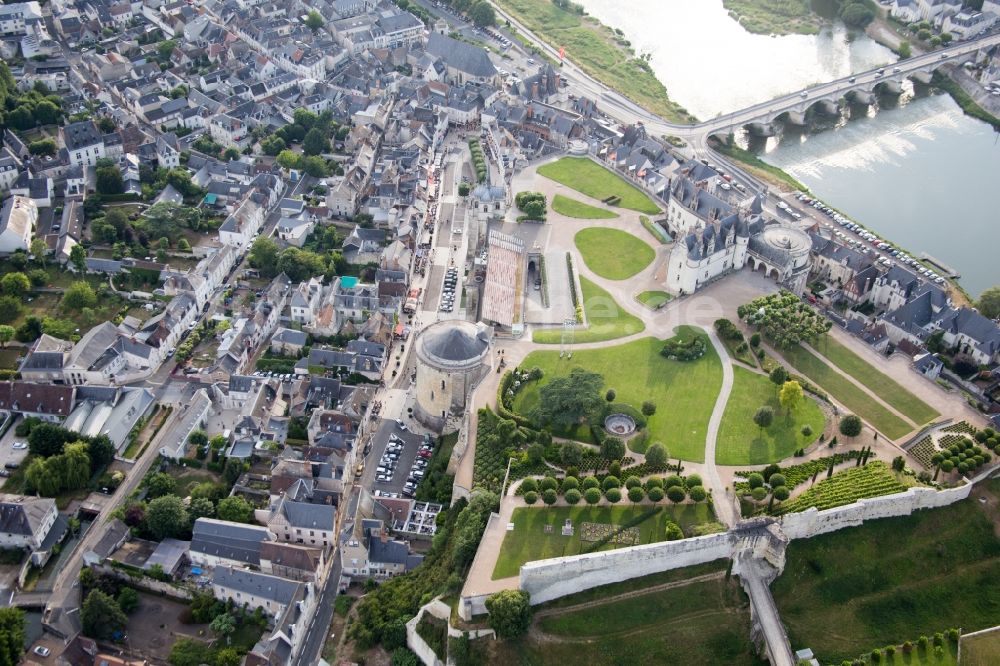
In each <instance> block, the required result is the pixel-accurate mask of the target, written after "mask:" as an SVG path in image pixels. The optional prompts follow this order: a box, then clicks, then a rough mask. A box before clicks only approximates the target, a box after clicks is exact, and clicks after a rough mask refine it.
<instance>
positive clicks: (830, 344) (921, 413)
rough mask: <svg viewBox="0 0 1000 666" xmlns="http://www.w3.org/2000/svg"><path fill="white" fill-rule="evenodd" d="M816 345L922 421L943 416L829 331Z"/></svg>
mask: <svg viewBox="0 0 1000 666" xmlns="http://www.w3.org/2000/svg"><path fill="white" fill-rule="evenodd" d="M814 348H815V349H816V351H818V352H819V353H820V354H822V355H823V356H825V357H826V358H827V360H829V361H830V362H831V363H833V364H834V365H835V366H837V367H838V368H840V369H841V370H843V371H844V372H846V373H847V374H849V375H850V376H851V377H854V378H855V379H857V380H858V381H859V382H861V383H862V384H864V385H865V386H867V387H868V388H869V389H870V390H871V391H872V393H874V394H875V395H877V396H878V397H880V398H882V399H883V400H885V401H886V402H887V403H889V404H890V405H892V406H893V408H894V409H896V410H898V411H899V412H900V413H902V414H904V415H905V416H906V417H907V418H909V419H911V420H912V421H914V422H915V423H917V424H918V425H923V424H924V423H928V422H930V421H933V420H934V419H935V418H936V417H937V416H939V414H938V412H937V411H936V410H935V409H934V408H933V407H931V406H930V405H928V404H927V403H926V402H924V401H923V400H921V399H920V398H918V397H917V396H915V395H913V394H912V393H910V392H909V391H907V390H906V389H905V388H903V386H902V385H900V384H899V383H898V382H896V381H895V380H894V379H892V378H891V377H889V376H888V375H885V374H883V373H881V372H879V371H878V370H876V369H875V368H873V367H872V366H871V365H869V364H868V362H867V361H865V360H864V359H863V358H861V357H860V356H858V355H857V354H855V353H854V352H852V351H851V350H850V349H848V348H847V347H845V346H844V345H842V344H840V343H839V342H837V341H836V340H834V339H833V338H832V337H830V336H829V335H824V336H823V337H822V338H821V339H820V340H819V342H817V343H816V344H815V345H814Z"/></svg>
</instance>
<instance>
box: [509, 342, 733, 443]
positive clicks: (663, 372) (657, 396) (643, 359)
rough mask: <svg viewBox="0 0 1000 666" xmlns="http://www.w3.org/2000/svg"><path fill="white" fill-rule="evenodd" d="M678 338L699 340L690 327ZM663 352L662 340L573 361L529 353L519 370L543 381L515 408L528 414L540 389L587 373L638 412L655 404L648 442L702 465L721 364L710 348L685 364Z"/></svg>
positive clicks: (586, 352) (584, 354) (582, 354)
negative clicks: (576, 372) (573, 373)
mask: <svg viewBox="0 0 1000 666" xmlns="http://www.w3.org/2000/svg"><path fill="white" fill-rule="evenodd" d="M677 332H678V334H679V335H684V336H690V335H695V334H702V335H703V333H701V332H700V331H698V330H697V329H693V328H691V327H689V326H681V327H679V328H678V329H677ZM662 347H663V342H662V341H661V340H657V339H656V338H652V337H650V338H642V339H641V340H635V341H633V342H629V343H626V344H622V345H618V346H616V347H605V348H602V349H582V350H578V351H575V352H573V358H571V359H567V358H559V352H558V351H535V352H532V353H531V354H529V355H528V356H527V358H525V360H524V361H523V362H522V363H521V367H525V368H532V367H534V366H538V367H540V368H541V369H542V370H543V371H544V373H545V375H544V376H543V377H542V379H541V380H540V381H539V382H537V383H534V382H533V383H531V384H529V385H528V386H527V387H526V388H524V389H522V390H521V391H520V392H519V393H518V394H517V397H516V398H515V400H514V408H515V410H517V411H518V412H521V413H522V414H526V413H529V412H530V411H531V410H532V408H533V407H534V406H535V404H537V402H538V399H539V387H540V386H541V385H544V384H545V383H547V382H549V381H551V379H552V378H553V377H559V376H564V375H567V374H569V372H570V370H571V369H572V368H574V367H580V368H585V369H587V370H590V371H592V372H597V373H600V374H601V375H603V376H604V383H605V386H606V387H608V388H614V389H615V391H616V392H617V393H618V397H617V401H618V402H625V403H628V404H630V405H632V406H634V407H637V408H638V407H639V406H641V405H642V403H643V401H645V400H651V401H652V402H654V403H655V404H656V407H657V409H656V413H655V414H654V415H653V416H651V417H649V421H648V424H647V427H648V429H649V434H650V437H649V439H650V441H651V442H656V441H659V442H663V443H664V444H665V445H666V447H667V451H668V452H669V454H670V456H671V457H672V458H681V459H683V460H690V461H693V462H702V461H703V460H704V459H705V435H706V431H707V429H708V420H709V418H710V417H711V415H712V408H713V407H714V405H715V399H716V397H717V396H718V395H719V389H720V388H721V387H722V364H721V362H720V360H719V357H718V355H717V354H716V353H715V349H714V348H713V347H712V345H711V344H709V345H708V350H707V351H706V353H705V355H704V356H703V357H701V358H700V359H698V360H697V361H691V362H689V363H683V362H680V361H671V360H669V359H666V358H664V357H663V356H660V349H661V348H662Z"/></svg>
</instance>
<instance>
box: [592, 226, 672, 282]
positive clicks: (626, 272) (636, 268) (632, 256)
mask: <svg viewBox="0 0 1000 666" xmlns="http://www.w3.org/2000/svg"><path fill="white" fill-rule="evenodd" d="M573 242H574V243H576V247H577V249H578V250H580V254H581V255H582V256H583V261H584V263H586V264H587V268H589V269H590V270H592V271H594V272H595V273H597V274H598V275H599V276H601V277H602V278H607V279H608V280H625V279H627V278H630V277H632V276H633V275H635V274H637V273H639V272H640V271H642V270H643V269H644V268H646V266H649V264H650V263H652V261H653V259H654V258H655V257H656V252H654V251H653V248H651V247H650V246H649V244H648V243H646V242H645V241H641V240H639V239H638V238H636V237H635V236H633V235H632V234H630V233H628V232H627V231H621V230H620V229H605V228H603V227H588V228H587V229H581V230H580V231H578V232H577V233H576V236H574V237H573Z"/></svg>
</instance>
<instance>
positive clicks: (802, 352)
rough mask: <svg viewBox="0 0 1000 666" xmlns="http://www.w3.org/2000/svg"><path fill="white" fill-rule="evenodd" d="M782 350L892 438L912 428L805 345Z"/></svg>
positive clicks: (806, 371) (807, 372)
mask: <svg viewBox="0 0 1000 666" xmlns="http://www.w3.org/2000/svg"><path fill="white" fill-rule="evenodd" d="M781 353H782V354H783V355H784V357H785V358H786V359H787V360H788V362H789V363H791V365H792V366H793V367H794V368H795V369H796V370H798V371H799V372H801V373H802V374H804V375H805V376H806V377H808V378H809V379H810V380H812V381H814V382H816V383H817V384H818V385H819V386H820V388H822V389H824V390H825V391H827V392H829V393H830V395H831V396H833V397H834V398H835V399H836V400H837V401H839V402H840V403H841V404H842V405H844V406H846V407H847V408H848V409H849V410H851V411H852V412H854V413H855V414H857V415H858V416H860V417H861V418H863V419H864V420H865V421H867V422H868V423H870V424H871V425H872V426H874V427H875V428H876V429H877V430H878V431H879V432H881V433H883V434H885V435H886V436H887V437H889V438H890V439H899V438H900V437H902V436H903V435H905V434H906V433H908V432H910V431H911V430H913V427H912V426H910V425H909V424H908V423H906V421H904V420H903V419H901V418H899V417H898V416H896V415H895V414H893V413H892V412H890V411H889V410H888V409H886V408H885V407H883V406H882V405H881V404H880V403H878V402H876V401H875V400H873V399H872V397H871V396H870V395H868V394H867V393H866V392H865V391H863V390H861V389H860V388H859V387H858V386H856V385H855V384H854V383H852V382H851V381H850V380H848V379H847V378H846V377H844V376H843V375H841V374H839V373H838V372H837V371H836V370H834V369H833V368H831V367H830V366H829V365H827V364H826V363H824V362H823V361H822V360H820V358H819V357H818V356H816V355H815V354H813V353H812V352H810V351H808V350H807V349H805V348H804V347H794V348H792V349H783V350H781ZM883 399H884V398H883Z"/></svg>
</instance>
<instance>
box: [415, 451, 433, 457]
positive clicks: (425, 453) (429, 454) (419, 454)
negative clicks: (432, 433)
mask: <svg viewBox="0 0 1000 666" xmlns="http://www.w3.org/2000/svg"><path fill="white" fill-rule="evenodd" d="M417 455H418V456H420V457H421V458H430V457H431V452H430V451H420V452H418V453H417Z"/></svg>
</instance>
